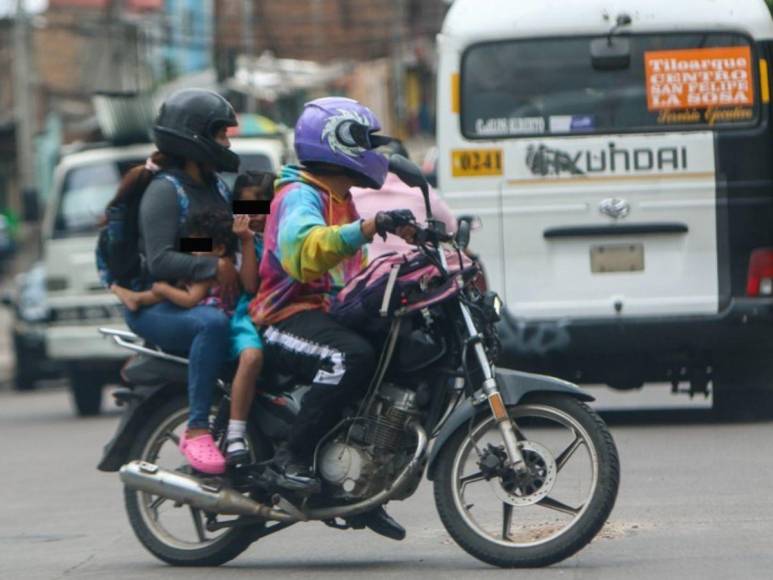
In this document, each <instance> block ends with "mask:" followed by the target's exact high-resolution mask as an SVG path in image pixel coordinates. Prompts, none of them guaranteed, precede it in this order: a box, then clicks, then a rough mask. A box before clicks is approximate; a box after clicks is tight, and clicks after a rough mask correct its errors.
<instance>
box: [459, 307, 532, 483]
mask: <svg viewBox="0 0 773 580" xmlns="http://www.w3.org/2000/svg"><path fill="white" fill-rule="evenodd" d="M459 307H460V308H461V309H462V317H463V318H464V323H465V325H466V326H467V331H468V332H469V334H470V336H471V337H475V336H478V334H479V333H478V329H477V328H475V323H474V322H473V320H472V316H471V315H470V309H469V308H467V305H466V304H464V303H463V302H459ZM474 348H475V355H476V356H477V357H478V363H479V364H480V368H481V369H482V370H483V392H484V393H485V394H486V398H487V399H488V404H489V407H490V408H491V413H492V414H493V415H494V418H495V419H496V421H497V426H498V427H499V432H500V433H501V434H502V440H503V441H504V443H505V450H506V451H507V457H508V459H509V460H510V465H511V466H512V467H513V468H515V469H516V470H521V469H523V468H524V467H525V464H524V461H523V455H522V454H521V450H520V449H519V447H518V439H517V438H516V436H515V422H514V421H513V419H512V417H510V414H509V413H508V412H507V407H506V406H505V402H504V401H503V400H502V394H501V393H500V392H499V387H498V386H497V381H496V378H494V371H493V370H492V369H491V364H490V363H489V360H488V357H487V356H486V350H485V349H484V348H483V345H482V344H481V342H480V341H476V342H475V344H474Z"/></svg>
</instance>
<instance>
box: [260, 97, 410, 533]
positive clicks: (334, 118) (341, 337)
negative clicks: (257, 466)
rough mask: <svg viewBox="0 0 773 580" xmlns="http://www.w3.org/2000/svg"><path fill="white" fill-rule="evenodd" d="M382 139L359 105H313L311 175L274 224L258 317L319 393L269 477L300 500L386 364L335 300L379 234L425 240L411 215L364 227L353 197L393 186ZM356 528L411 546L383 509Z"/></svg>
mask: <svg viewBox="0 0 773 580" xmlns="http://www.w3.org/2000/svg"><path fill="white" fill-rule="evenodd" d="M380 129H381V125H380V124H379V122H378V119H376V117H375V116H374V115H373V113H372V112H371V111H370V109H368V108H367V107H364V106H363V105H361V104H359V103H358V102H357V101H353V100H351V99H345V98H340V97H330V98H323V99H317V100H314V101H311V102H310V103H307V104H306V106H305V108H304V110H303V113H302V114H301V116H300V118H299V119H298V122H297V124H296V126H295V150H296V153H297V155H298V159H299V160H300V162H301V164H302V165H301V166H292V165H288V166H285V167H283V168H282V170H281V172H280V174H279V177H278V179H277V182H276V186H275V195H274V199H273V202H272V203H271V211H270V214H269V216H268V218H267V220H266V227H265V232H264V252H263V259H262V260H261V263H260V278H261V285H260V289H259V291H258V294H257V296H256V297H255V299H254V300H253V301H252V303H251V304H250V314H251V315H252V318H253V321H254V322H255V324H256V325H258V326H262V327H264V331H263V337H264V342H265V348H266V359H267V361H269V362H270V364H271V365H272V366H273V367H274V368H275V369H276V370H278V371H279V372H283V373H286V374H291V375H293V376H295V377H296V378H297V379H298V380H300V381H303V382H304V383H307V384H310V385H311V389H310V390H309V391H308V393H306V395H305V396H304V398H303V401H302V408H301V410H300V412H299V414H298V415H297V417H296V419H295V421H294V424H293V428H292V432H291V434H290V437H289V440H288V441H287V443H286V444H283V445H282V446H280V448H279V449H278V450H277V452H276V454H275V456H274V458H273V459H272V460H271V462H269V463H268V464H267V469H266V472H265V473H266V477H268V478H269V479H270V481H271V483H272V484H273V485H276V486H278V487H283V488H286V489H291V490H294V491H297V492H302V493H303V492H305V493H309V492H313V491H314V490H316V489H318V488H319V480H318V479H317V477H316V475H315V474H314V473H312V472H310V470H309V465H310V464H311V460H312V458H313V452H314V448H315V445H316V444H317V442H318V441H319V440H320V438H321V437H322V436H323V435H324V434H325V433H326V432H327V431H329V430H330V429H331V428H332V427H333V426H334V425H335V424H336V423H337V422H338V421H339V419H340V412H341V408H342V407H344V406H345V403H346V400H347V399H349V398H351V397H352V396H353V395H355V394H356V393H358V392H362V391H364V390H365V389H366V388H367V385H368V382H369V380H370V378H371V375H372V374H373V371H374V369H375V364H376V355H375V352H374V350H373V347H372V346H371V345H370V343H369V342H368V341H366V340H365V339H364V338H362V337H361V336H359V335H358V334H356V333H355V332H353V331H352V330H350V329H349V328H346V327H344V326H342V325H341V324H339V323H337V322H336V321H335V320H333V319H332V318H331V317H330V315H329V314H328V310H329V306H330V298H331V297H332V296H333V295H334V294H335V293H336V292H337V291H338V289H340V288H341V287H342V286H343V285H344V284H345V283H346V282H347V281H348V280H349V279H351V278H352V277H353V276H354V275H356V274H357V273H358V272H360V270H361V269H362V268H363V267H364V265H365V264H366V260H365V253H364V252H363V246H365V244H367V243H368V242H370V241H371V240H372V239H373V237H374V235H375V234H376V233H379V234H381V235H385V234H386V232H387V231H391V232H394V233H397V234H398V235H400V236H401V237H403V238H404V239H406V240H411V239H412V237H413V235H414V234H415V229H414V228H413V227H412V226H411V225H410V224H411V223H412V222H413V221H414V220H413V214H411V212H410V211H405V210H393V211H391V212H380V213H379V214H377V215H376V217H375V218H372V219H367V220H362V219H360V217H359V215H358V214H357V211H356V210H355V208H354V204H353V202H352V199H351V195H350V193H349V189H350V188H351V187H355V186H357V187H372V188H376V189H378V188H380V187H381V185H382V184H383V183H384V179H385V178H386V174H387V169H388V165H389V163H388V160H387V158H386V157H384V155H383V154H381V153H379V152H377V151H375V148H376V147H378V146H379V145H382V144H383V143H384V141H385V139H386V138H384V137H381V136H379V135H377V134H376V132H377V131H379V130H380ZM350 523H351V524H352V525H353V526H355V527H362V526H368V527H370V528H371V529H373V530H374V531H376V532H378V533H381V534H383V535H385V536H388V537H391V538H394V539H402V538H403V537H404V536H405V530H404V529H403V528H402V527H401V526H400V525H399V524H398V523H397V522H395V521H394V520H392V519H391V518H390V517H389V516H388V515H387V514H386V512H385V511H384V510H383V508H377V509H376V510H373V511H371V512H369V513H367V514H363V515H362V516H357V517H356V518H352V519H351V520H350Z"/></svg>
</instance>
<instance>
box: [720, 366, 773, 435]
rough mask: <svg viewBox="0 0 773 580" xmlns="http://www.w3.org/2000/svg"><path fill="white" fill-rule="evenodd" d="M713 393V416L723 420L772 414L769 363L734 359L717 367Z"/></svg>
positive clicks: (772, 386) (771, 369)
mask: <svg viewBox="0 0 773 580" xmlns="http://www.w3.org/2000/svg"><path fill="white" fill-rule="evenodd" d="M717 371H718V372H717V373H716V377H715V379H714V385H713V388H712V395H713V399H714V402H713V412H714V416H715V417H716V418H717V419H720V420H726V421H752V420H756V419H768V418H771V417H773V365H772V364H770V363H767V362H760V361H753V362H747V361H734V364H732V365H730V364H727V365H723V367H722V368H719V369H717Z"/></svg>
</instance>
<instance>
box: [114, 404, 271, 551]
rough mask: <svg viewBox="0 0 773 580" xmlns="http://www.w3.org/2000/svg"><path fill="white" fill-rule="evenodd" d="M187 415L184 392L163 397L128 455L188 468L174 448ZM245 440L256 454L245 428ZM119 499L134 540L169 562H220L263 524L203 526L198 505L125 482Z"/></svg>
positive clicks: (243, 545)
mask: <svg viewBox="0 0 773 580" xmlns="http://www.w3.org/2000/svg"><path fill="white" fill-rule="evenodd" d="M187 419H188V401H187V398H186V397H177V398H174V399H171V400H169V401H167V402H166V403H165V404H164V405H162V406H161V407H160V408H159V409H158V411H156V413H155V414H153V416H152V417H151V418H150V419H149V420H148V422H147V423H146V424H145V425H144V426H143V428H142V429H141V430H140V433H139V434H138V437H137V439H136V441H135V442H134V445H133V447H132V450H131V454H130V459H141V460H143V461H147V462H149V463H154V464H156V465H159V466H161V467H163V468H165V469H170V470H180V471H183V472H190V468H189V467H188V466H187V463H186V460H185V458H184V457H183V455H182V453H181V452H180V451H179V449H178V446H179V444H180V436H181V435H182V433H183V431H184V430H185V426H186V423H187ZM247 444H248V445H249V446H250V447H251V451H252V454H253V459H256V451H257V450H258V449H260V442H259V441H257V440H256V435H255V433H254V432H252V433H251V432H249V430H248V433H247ZM258 454H259V453H258ZM124 500H125V504H126V512H127V514H128V516H129V522H130V523H131V526H132V529H133V530H134V533H135V535H136V536H137V538H138V539H139V541H140V542H141V543H142V545H143V546H145V548H146V549H147V550H148V551H149V552H151V553H152V554H153V555H154V556H156V557H157V558H159V559H160V560H162V561H164V562H166V563H168V564H171V565H173V566H219V565H220V564H224V563H225V562H228V561H230V560H232V559H234V558H236V556H238V555H239V554H241V553H242V552H243V551H244V550H246V549H247V548H248V547H249V545H250V544H251V543H252V542H254V541H255V539H256V538H257V535H258V534H259V532H260V530H261V529H262V526H263V524H253V525H250V526H237V527H232V528H224V529H221V530H218V531H216V532H209V531H208V530H207V529H206V526H205V518H206V514H205V513H204V512H203V511H202V510H200V509H197V508H194V507H192V506H189V505H182V504H176V503H175V502H174V501H173V500H169V499H165V498H164V497H161V496H154V495H151V494H149V493H145V492H142V491H136V490H133V489H129V488H128V487H127V488H124ZM233 519H235V518H233ZM218 521H222V518H218Z"/></svg>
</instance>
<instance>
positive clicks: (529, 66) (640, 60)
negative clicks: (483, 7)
mask: <svg viewBox="0 0 773 580" xmlns="http://www.w3.org/2000/svg"><path fill="white" fill-rule="evenodd" d="M618 38H619V39H621V40H622V41H623V42H626V40H625V39H627V42H629V46H630V63H629V65H628V66H624V67H622V68H617V69H613V70H602V68H603V67H596V68H594V66H593V64H592V59H591V43H592V42H593V41H594V40H597V39H594V38H589V37H570V38H546V39H528V40H508V41H500V42H489V43H482V44H477V45H473V46H471V47H470V48H468V49H467V51H466V52H465V53H464V55H463V57H462V68H461V85H462V86H461V127H462V133H463V135H464V136H465V137H467V138H473V139H475V138H478V139H480V138H487V139H491V138H502V137H515V136H525V135H540V134H576V133H586V134H587V133H609V132H626V131H657V130H675V129H678V130H683V129H691V128H704V129H705V128H706V127H713V126H733V127H735V126H739V125H740V126H749V125H754V124H756V122H757V119H758V116H759V104H758V97H757V95H756V86H757V83H756V80H755V79H756V73H755V70H754V69H755V67H756V65H754V66H753V63H756V61H755V60H754V59H753V58H752V55H753V53H752V47H751V45H750V41H749V39H748V38H747V37H745V36H743V35H741V34H732V33H705V34H704V33H687V34H681V33H680V34H651V35H631V36H624V37H615V39H618Z"/></svg>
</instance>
